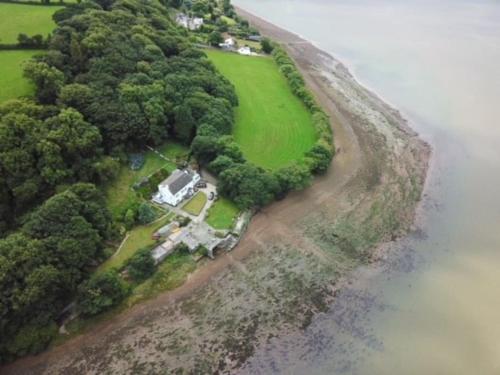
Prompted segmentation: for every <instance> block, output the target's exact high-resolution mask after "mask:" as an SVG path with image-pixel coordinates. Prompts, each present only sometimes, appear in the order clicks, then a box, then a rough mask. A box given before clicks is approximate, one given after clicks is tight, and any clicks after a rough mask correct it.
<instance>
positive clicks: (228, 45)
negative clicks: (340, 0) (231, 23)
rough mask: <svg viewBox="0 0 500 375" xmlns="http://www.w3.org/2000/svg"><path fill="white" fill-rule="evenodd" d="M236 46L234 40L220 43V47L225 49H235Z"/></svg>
mask: <svg viewBox="0 0 500 375" xmlns="http://www.w3.org/2000/svg"><path fill="white" fill-rule="evenodd" d="M235 46H236V41H235V40H234V39H233V38H228V39H226V40H225V41H224V43H220V44H219V47H221V48H223V49H233V48H234V47H235Z"/></svg>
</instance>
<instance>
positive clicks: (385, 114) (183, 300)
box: [2, 10, 430, 374]
mask: <svg viewBox="0 0 500 375" xmlns="http://www.w3.org/2000/svg"><path fill="white" fill-rule="evenodd" d="M239 13H240V14H241V15H242V16H244V17H246V18H247V19H248V20H249V21H250V22H251V23H252V24H253V25H254V26H256V27H257V28H259V29H260V30H261V31H262V33H263V34H264V35H268V36H270V37H272V38H273V39H275V40H278V41H281V42H282V43H283V44H284V45H286V47H287V49H288V51H289V53H290V55H291V56H292V57H293V58H294V59H295V61H296V63H297V65H298V67H299V68H300V70H301V71H302V73H303V74H304V77H305V79H306V80H307V83H308V85H309V87H310V88H311V90H312V91H313V92H314V93H315V95H316V97H317V99H318V101H319V102H320V103H321V104H322V105H323V107H324V108H325V109H326V110H327V111H328V113H329V114H330V116H331V120H332V127H333V130H334V134H335V143H336V148H337V149H338V153H337V155H336V157H335V158H334V161H333V163H332V166H331V168H330V170H329V171H328V173H327V174H326V175H324V176H322V177H319V178H317V179H316V181H315V182H314V184H313V185H312V186H311V187H310V188H309V189H307V190H305V191H301V192H296V193H293V194H290V195H289V196H288V197H287V198H286V199H284V200H282V201H279V202H276V203H274V204H272V205H270V206H269V207H266V208H265V209H263V210H262V211H261V212H259V213H258V214H257V215H256V216H255V217H254V219H253V220H252V223H251V224H250V227H249V230H248V232H247V234H246V235H245V237H244V239H243V240H242V242H241V243H240V245H239V246H238V247H237V248H236V249H235V250H234V251H233V252H232V253H230V254H224V255H220V256H219V257H218V258H217V259H216V260H215V261H214V262H211V263H209V264H207V265H206V266H204V267H201V268H200V269H199V270H198V271H196V272H195V273H194V274H192V275H191V276H190V278H189V280H188V281H187V282H186V283H185V284H184V285H183V286H181V287H180V288H178V289H176V290H175V291H173V292H170V293H166V294H164V295H161V296H159V297H158V298H156V299H155V300H152V301H149V302H146V303H144V304H142V305H140V306H136V307H134V308H132V309H130V310H129V311H127V312H125V313H123V314H121V315H119V316H117V317H116V318H113V319H112V320H110V321H107V322H105V323H102V324H99V325H98V326H96V327H95V328H94V329H92V330H91V331H90V332H88V333H86V334H84V335H81V336H79V337H76V338H74V339H72V340H70V341H68V342H66V343H65V344H63V345H61V346H59V347H56V348H53V349H51V350H50V351H47V352H45V353H42V354H40V355H38V356H36V357H28V358H24V359H22V360H20V361H18V362H16V363H13V364H11V365H10V366H8V367H5V368H3V369H2V373H5V374H28V373H47V374H48V373H50V374H73V373H88V374H102V373H117V374H122V373H133V374H140V373H165V374H167V373H168V374H172V373H179V374H185V373H195V374H200V373H230V372H234V371H236V369H238V368H239V367H241V366H242V364H244V363H245V361H246V359H248V358H249V357H250V356H252V354H253V353H254V351H255V348H256V347H257V346H258V345H259V343H263V342H265V341H266V340H268V339H270V338H271V337H274V336H277V335H284V334H287V333H289V332H294V331H297V330H300V329H304V328H305V327H307V325H308V324H309V322H310V321H311V318H312V317H313V315H314V314H316V313H318V312H321V311H325V310H326V309H327V307H328V304H329V303H330V302H331V301H332V298H334V297H335V294H336V289H337V288H338V287H339V285H340V282H339V281H340V280H341V279H342V278H343V277H345V276H346V275H348V274H349V272H350V271H352V270H353V269H354V268H355V267H357V266H359V265H360V264H365V263H367V262H370V261H372V260H373V257H374V255H373V254H376V249H377V247H378V246H379V245H380V244H383V243H384V242H387V241H390V240H392V239H394V238H395V237H398V236H401V235H403V234H405V233H406V232H407V231H408V230H409V229H410V227H411V224H412V222H413V218H414V213H415V208H416V206H417V204H418V201H419V199H420V196H421V194H422V187H423V184H424V180H425V174H426V170H427V163H428V158H429V154H430V149H429V147H428V146H427V145H426V144H425V143H423V142H422V141H421V140H420V139H419V138H418V137H417V135H416V134H415V133H414V132H413V131H411V130H410V129H409V127H408V126H407V125H406V123H405V121H404V120H403V119H402V118H401V116H400V115H399V114H398V113H397V112H396V111H395V110H393V109H391V108H390V107H389V106H387V105H386V104H385V103H383V102H382V101H381V100H380V99H379V98H377V97H376V96H375V95H373V94H372V93H370V92H368V91H367V90H366V89H364V88H363V87H361V86H360V85H359V84H358V83H356V82H355V81H354V79H353V78H352V77H351V75H350V74H349V73H348V71H347V70H346V69H345V68H344V66H342V65H341V64H340V63H339V62H338V61H336V60H335V59H333V58H332V57H331V56H329V55H327V54H325V53H324V52H322V51H320V50H318V49H317V48H315V47H314V46H313V45H311V44H310V43H308V42H306V41H304V40H302V39H300V38H299V37H297V36H296V35H294V34H291V33H288V32H286V31H284V30H282V29H279V28H277V27H275V26H273V25H271V24H269V23H267V22H265V21H263V20H261V19H259V18H256V17H254V16H253V15H251V14H249V13H246V12H244V11H243V10H239Z"/></svg>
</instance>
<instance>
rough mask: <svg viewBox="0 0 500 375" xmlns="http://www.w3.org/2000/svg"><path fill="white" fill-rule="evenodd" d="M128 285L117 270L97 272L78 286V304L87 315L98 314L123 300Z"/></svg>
mask: <svg viewBox="0 0 500 375" xmlns="http://www.w3.org/2000/svg"><path fill="white" fill-rule="evenodd" d="M127 293H128V286H127V285H126V284H125V282H124V281H123V280H122V278H121V277H120V276H119V275H118V274H117V273H116V272H115V271H107V272H101V273H97V274H95V275H94V276H92V277H91V278H90V280H88V281H86V282H84V283H83V284H82V285H80V287H79V288H78V298H77V305H78V309H79V310H80V312H81V313H82V314H83V315H85V316H93V315H97V314H99V313H100V312H103V311H106V310H108V309H109V308H111V307H113V306H115V305H117V304H118V303H119V302H121V301H122V300H123V299H124V298H125V297H126V296H127Z"/></svg>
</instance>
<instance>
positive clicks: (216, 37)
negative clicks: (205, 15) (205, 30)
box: [208, 30, 224, 47]
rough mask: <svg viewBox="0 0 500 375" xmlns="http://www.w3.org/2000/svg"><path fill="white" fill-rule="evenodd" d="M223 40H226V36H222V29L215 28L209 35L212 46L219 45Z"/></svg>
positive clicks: (209, 42)
mask: <svg viewBox="0 0 500 375" xmlns="http://www.w3.org/2000/svg"><path fill="white" fill-rule="evenodd" d="M222 42H224V38H223V37H222V34H221V33H220V31H217V30H215V31H212V32H211V33H210V34H209V35H208V44H210V45H211V46H214V47H218V46H219V43H222Z"/></svg>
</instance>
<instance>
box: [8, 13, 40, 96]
mask: <svg viewBox="0 0 500 375" xmlns="http://www.w3.org/2000/svg"><path fill="white" fill-rule="evenodd" d="M0 5H1V4H0ZM40 52H42V51H36V50H29V51H0V103H1V102H3V101H5V100H8V99H15V98H18V97H20V96H26V95H32V94H33V92H34V89H35V88H34V86H33V85H32V84H31V83H30V82H28V80H27V79H25V78H24V77H23V61H26V60H28V59H29V58H30V57H31V56H33V55H36V54H38V53H40Z"/></svg>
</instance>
